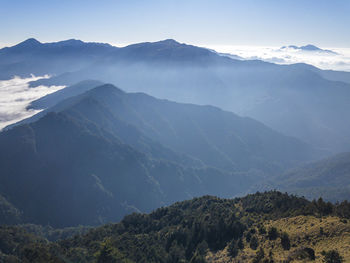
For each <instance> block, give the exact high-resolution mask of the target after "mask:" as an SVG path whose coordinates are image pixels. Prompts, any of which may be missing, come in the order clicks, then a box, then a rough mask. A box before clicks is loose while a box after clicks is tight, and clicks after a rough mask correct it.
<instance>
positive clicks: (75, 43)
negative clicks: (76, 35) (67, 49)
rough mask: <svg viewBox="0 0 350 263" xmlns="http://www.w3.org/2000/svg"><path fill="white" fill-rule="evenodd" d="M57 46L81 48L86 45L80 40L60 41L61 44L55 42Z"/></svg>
mask: <svg viewBox="0 0 350 263" xmlns="http://www.w3.org/2000/svg"><path fill="white" fill-rule="evenodd" d="M55 44H56V45H59V46H79V45H82V44H84V42H83V41H81V40H79V39H73V38H72V39H67V40H63V41H59V42H55Z"/></svg>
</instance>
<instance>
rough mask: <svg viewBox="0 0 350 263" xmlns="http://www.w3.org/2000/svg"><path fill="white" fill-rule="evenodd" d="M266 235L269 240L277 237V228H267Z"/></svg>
mask: <svg viewBox="0 0 350 263" xmlns="http://www.w3.org/2000/svg"><path fill="white" fill-rule="evenodd" d="M267 236H268V238H269V239H270V240H276V239H277V237H278V231H277V228H276V227H271V228H270V229H269V232H268V234H267Z"/></svg>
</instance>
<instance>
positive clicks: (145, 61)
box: [0, 39, 350, 153]
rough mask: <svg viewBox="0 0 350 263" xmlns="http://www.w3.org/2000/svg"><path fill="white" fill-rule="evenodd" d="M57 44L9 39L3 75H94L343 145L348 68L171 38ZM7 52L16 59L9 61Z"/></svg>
mask: <svg viewBox="0 0 350 263" xmlns="http://www.w3.org/2000/svg"><path fill="white" fill-rule="evenodd" d="M68 42H69V41H68ZM73 42H74V41H73ZM35 43H36V42H35ZM64 43H65V42H63V44H62V43H61V42H58V43H57V44H55V43H48V44H42V43H40V44H38V43H36V44H34V46H35V48H30V49H26V48H22V49H20V51H18V47H16V46H15V47H11V48H7V49H2V50H1V51H0V61H2V62H1V63H2V64H1V65H2V66H0V72H2V73H1V74H3V76H5V75H7V77H8V78H9V76H12V75H14V74H18V75H23V74H27V75H28V74H30V73H35V74H51V75H54V77H52V78H51V79H46V80H44V79H43V80H39V81H36V82H33V83H31V85H32V86H36V85H58V84H59V85H68V86H69V85H74V84H76V83H77V82H80V81H83V80H86V79H96V80H100V81H102V82H104V83H113V84H115V85H118V86H121V87H123V88H124V89H125V90H126V91H128V92H145V93H147V94H150V95H153V96H156V97H159V98H164V99H170V100H173V101H178V102H186V103H195V104H200V105H214V106H217V107H220V108H223V109H224V110H229V111H233V112H236V113H238V114H240V115H243V116H249V117H252V118H254V119H257V120H259V121H261V122H263V123H265V124H266V125H268V126H270V127H272V128H273V129H275V130H277V131H279V132H281V133H284V134H286V135H290V136H293V137H297V138H299V139H301V140H303V141H305V142H308V143H311V144H312V145H313V146H315V147H321V148H324V149H326V150H328V151H330V152H333V153H336V152H342V151H348V150H350V138H349V134H350V125H349V124H348V123H346V122H344V121H343V120H344V118H346V116H347V113H348V112H349V110H350V109H349V103H348V101H349V98H350V73H348V72H337V71H323V70H320V69H317V68H315V67H312V66H310V65H305V64H294V65H276V64H272V63H267V62H262V61H258V60H255V61H254V60H252V61H244V60H243V61H242V60H236V59H232V58H229V57H227V56H221V55H220V54H217V53H216V52H212V51H210V50H208V49H205V48H199V47H196V46H192V45H186V44H182V43H178V42H176V41H175V40H171V39H169V40H164V41H159V42H153V43H150V42H146V43H139V44H134V45H129V46H126V47H123V48H115V47H111V46H108V45H103V44H96V43H84V42H77V44H75V45H65V44H64ZM74 43H75V42H74ZM31 45H32V44H31ZM77 46H78V47H77ZM73 51H74V52H73ZM13 56H16V57H17V58H18V59H17V60H16V61H17V62H16V63H15V64H14V63H11V61H12V60H13ZM38 60H40V61H39V62H40V63H39V62H38ZM25 65H30V66H28V67H26V68H24V67H25ZM276 109H277V110H276Z"/></svg>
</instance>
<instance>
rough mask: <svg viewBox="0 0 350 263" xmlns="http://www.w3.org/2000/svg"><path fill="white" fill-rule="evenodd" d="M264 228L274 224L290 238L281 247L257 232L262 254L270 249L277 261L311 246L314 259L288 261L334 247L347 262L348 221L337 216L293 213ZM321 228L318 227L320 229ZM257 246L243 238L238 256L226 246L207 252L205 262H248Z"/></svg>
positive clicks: (318, 257) (349, 259)
mask: <svg viewBox="0 0 350 263" xmlns="http://www.w3.org/2000/svg"><path fill="white" fill-rule="evenodd" d="M264 225H265V227H266V229H269V228H270V227H272V226H274V227H276V228H277V229H278V230H279V232H286V233H288V235H289V238H290V241H291V245H292V247H291V249H290V250H283V248H282V246H281V241H280V238H277V239H276V240H274V241H270V240H268V239H267V238H266V236H263V235H258V237H259V243H260V246H262V247H263V248H264V251H265V255H266V256H268V254H269V252H270V251H272V253H273V259H274V261H275V262H276V263H277V262H288V261H286V260H287V259H288V258H293V256H292V255H293V253H294V252H295V251H296V250H298V249H300V248H303V247H309V248H312V249H313V250H314V251H315V256H316V260H315V261H310V260H309V261H306V260H304V261H303V260H295V259H293V260H291V261H289V262H315V263H320V262H322V259H323V256H322V255H321V252H322V251H323V250H325V251H328V250H331V249H336V250H338V252H339V253H340V254H341V255H342V256H343V258H344V260H345V262H350V221H349V222H347V223H344V222H342V220H341V219H340V218H338V217H323V218H316V217H314V216H297V217H292V218H284V219H279V220H275V221H267V222H265V224H264ZM320 229H322V231H321V230H320ZM256 252H257V250H256V251H255V250H252V249H250V248H249V244H247V243H246V242H245V248H244V250H243V251H240V252H239V254H238V256H237V257H236V258H234V259H232V258H231V257H230V256H229V255H228V253H227V250H226V249H224V250H222V251H218V252H216V253H212V252H209V253H208V254H207V260H208V262H213V263H229V262H251V261H252V259H253V258H254V256H255V254H256Z"/></svg>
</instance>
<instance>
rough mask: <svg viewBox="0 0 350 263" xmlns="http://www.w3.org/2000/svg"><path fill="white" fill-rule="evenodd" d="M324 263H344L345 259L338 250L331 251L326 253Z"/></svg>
mask: <svg viewBox="0 0 350 263" xmlns="http://www.w3.org/2000/svg"><path fill="white" fill-rule="evenodd" d="M323 262H325V263H342V262H344V259H343V257H342V256H341V255H340V254H339V252H338V251H336V250H330V251H328V252H325V253H324V259H323Z"/></svg>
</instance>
